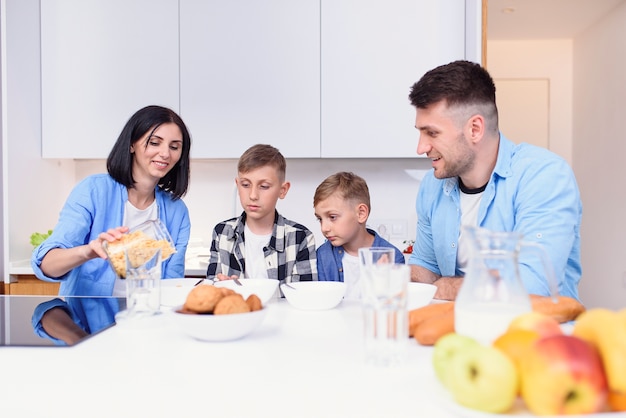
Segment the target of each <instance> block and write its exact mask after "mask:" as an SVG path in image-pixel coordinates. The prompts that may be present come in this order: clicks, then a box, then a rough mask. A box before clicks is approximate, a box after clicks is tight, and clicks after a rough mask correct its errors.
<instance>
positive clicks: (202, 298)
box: [184, 284, 224, 313]
mask: <svg viewBox="0 0 626 418" xmlns="http://www.w3.org/2000/svg"><path fill="white" fill-rule="evenodd" d="M223 297H224V296H223V294H222V292H221V291H220V289H218V288H217V287H215V286H212V285H210V284H200V285H198V286H196V287H194V288H193V289H191V291H190V292H189V294H188V295H187V300H186V301H185V305H184V308H185V309H187V310H190V311H193V312H197V313H211V312H213V310H214V309H215V305H216V304H217V303H218V302H219V301H220V300H221V299H222V298H223Z"/></svg>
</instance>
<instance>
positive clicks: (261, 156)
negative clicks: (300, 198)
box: [237, 144, 287, 181]
mask: <svg viewBox="0 0 626 418" xmlns="http://www.w3.org/2000/svg"><path fill="white" fill-rule="evenodd" d="M265 166H270V167H274V168H275V169H276V171H277V172H278V177H279V178H280V179H281V181H282V180H285V173H286V171H287V162H286V161H285V157H283V154H281V153H280V151H279V150H278V149H277V148H274V147H273V146H271V145H266V144H256V145H253V146H251V147H250V148H248V149H247V150H246V151H245V152H244V153H243V154H241V157H239V162H238V163H237V171H238V172H240V173H244V174H245V173H248V172H250V171H252V170H254V169H256V168H259V167H265Z"/></svg>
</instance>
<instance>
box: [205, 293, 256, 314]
mask: <svg viewBox="0 0 626 418" xmlns="http://www.w3.org/2000/svg"><path fill="white" fill-rule="evenodd" d="M245 312H250V307H249V306H248V304H247V303H246V301H245V300H244V299H243V296H241V295H240V294H239V293H235V294H232V295H228V296H224V297H223V298H222V299H221V300H220V301H219V302H217V305H215V309H214V310H213V314H214V315H223V314H234V313H245Z"/></svg>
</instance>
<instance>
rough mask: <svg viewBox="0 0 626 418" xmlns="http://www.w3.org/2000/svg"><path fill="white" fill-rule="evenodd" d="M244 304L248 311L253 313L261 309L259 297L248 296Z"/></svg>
mask: <svg viewBox="0 0 626 418" xmlns="http://www.w3.org/2000/svg"><path fill="white" fill-rule="evenodd" d="M246 304H247V305H248V307H250V310H251V311H253V312H254V311H260V310H261V309H263V305H262V304H261V299H259V297H258V296H257V295H255V294H252V295H250V296H248V299H246Z"/></svg>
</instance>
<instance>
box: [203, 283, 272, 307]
mask: <svg viewBox="0 0 626 418" xmlns="http://www.w3.org/2000/svg"><path fill="white" fill-rule="evenodd" d="M239 282H241V286H239V285H238V284H237V283H235V281H234V280H221V281H219V282H215V283H213V284H214V285H215V286H216V287H227V288H229V289H232V290H234V291H235V292H237V293H239V294H240V295H241V296H243V298H244V299H248V296H250V295H251V294H255V295H257V296H258V297H259V299H261V303H262V304H263V306H265V305H267V303H268V302H269V301H270V300H271V299H272V297H273V296H274V294H275V293H276V289H278V280H274V279H239Z"/></svg>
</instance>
